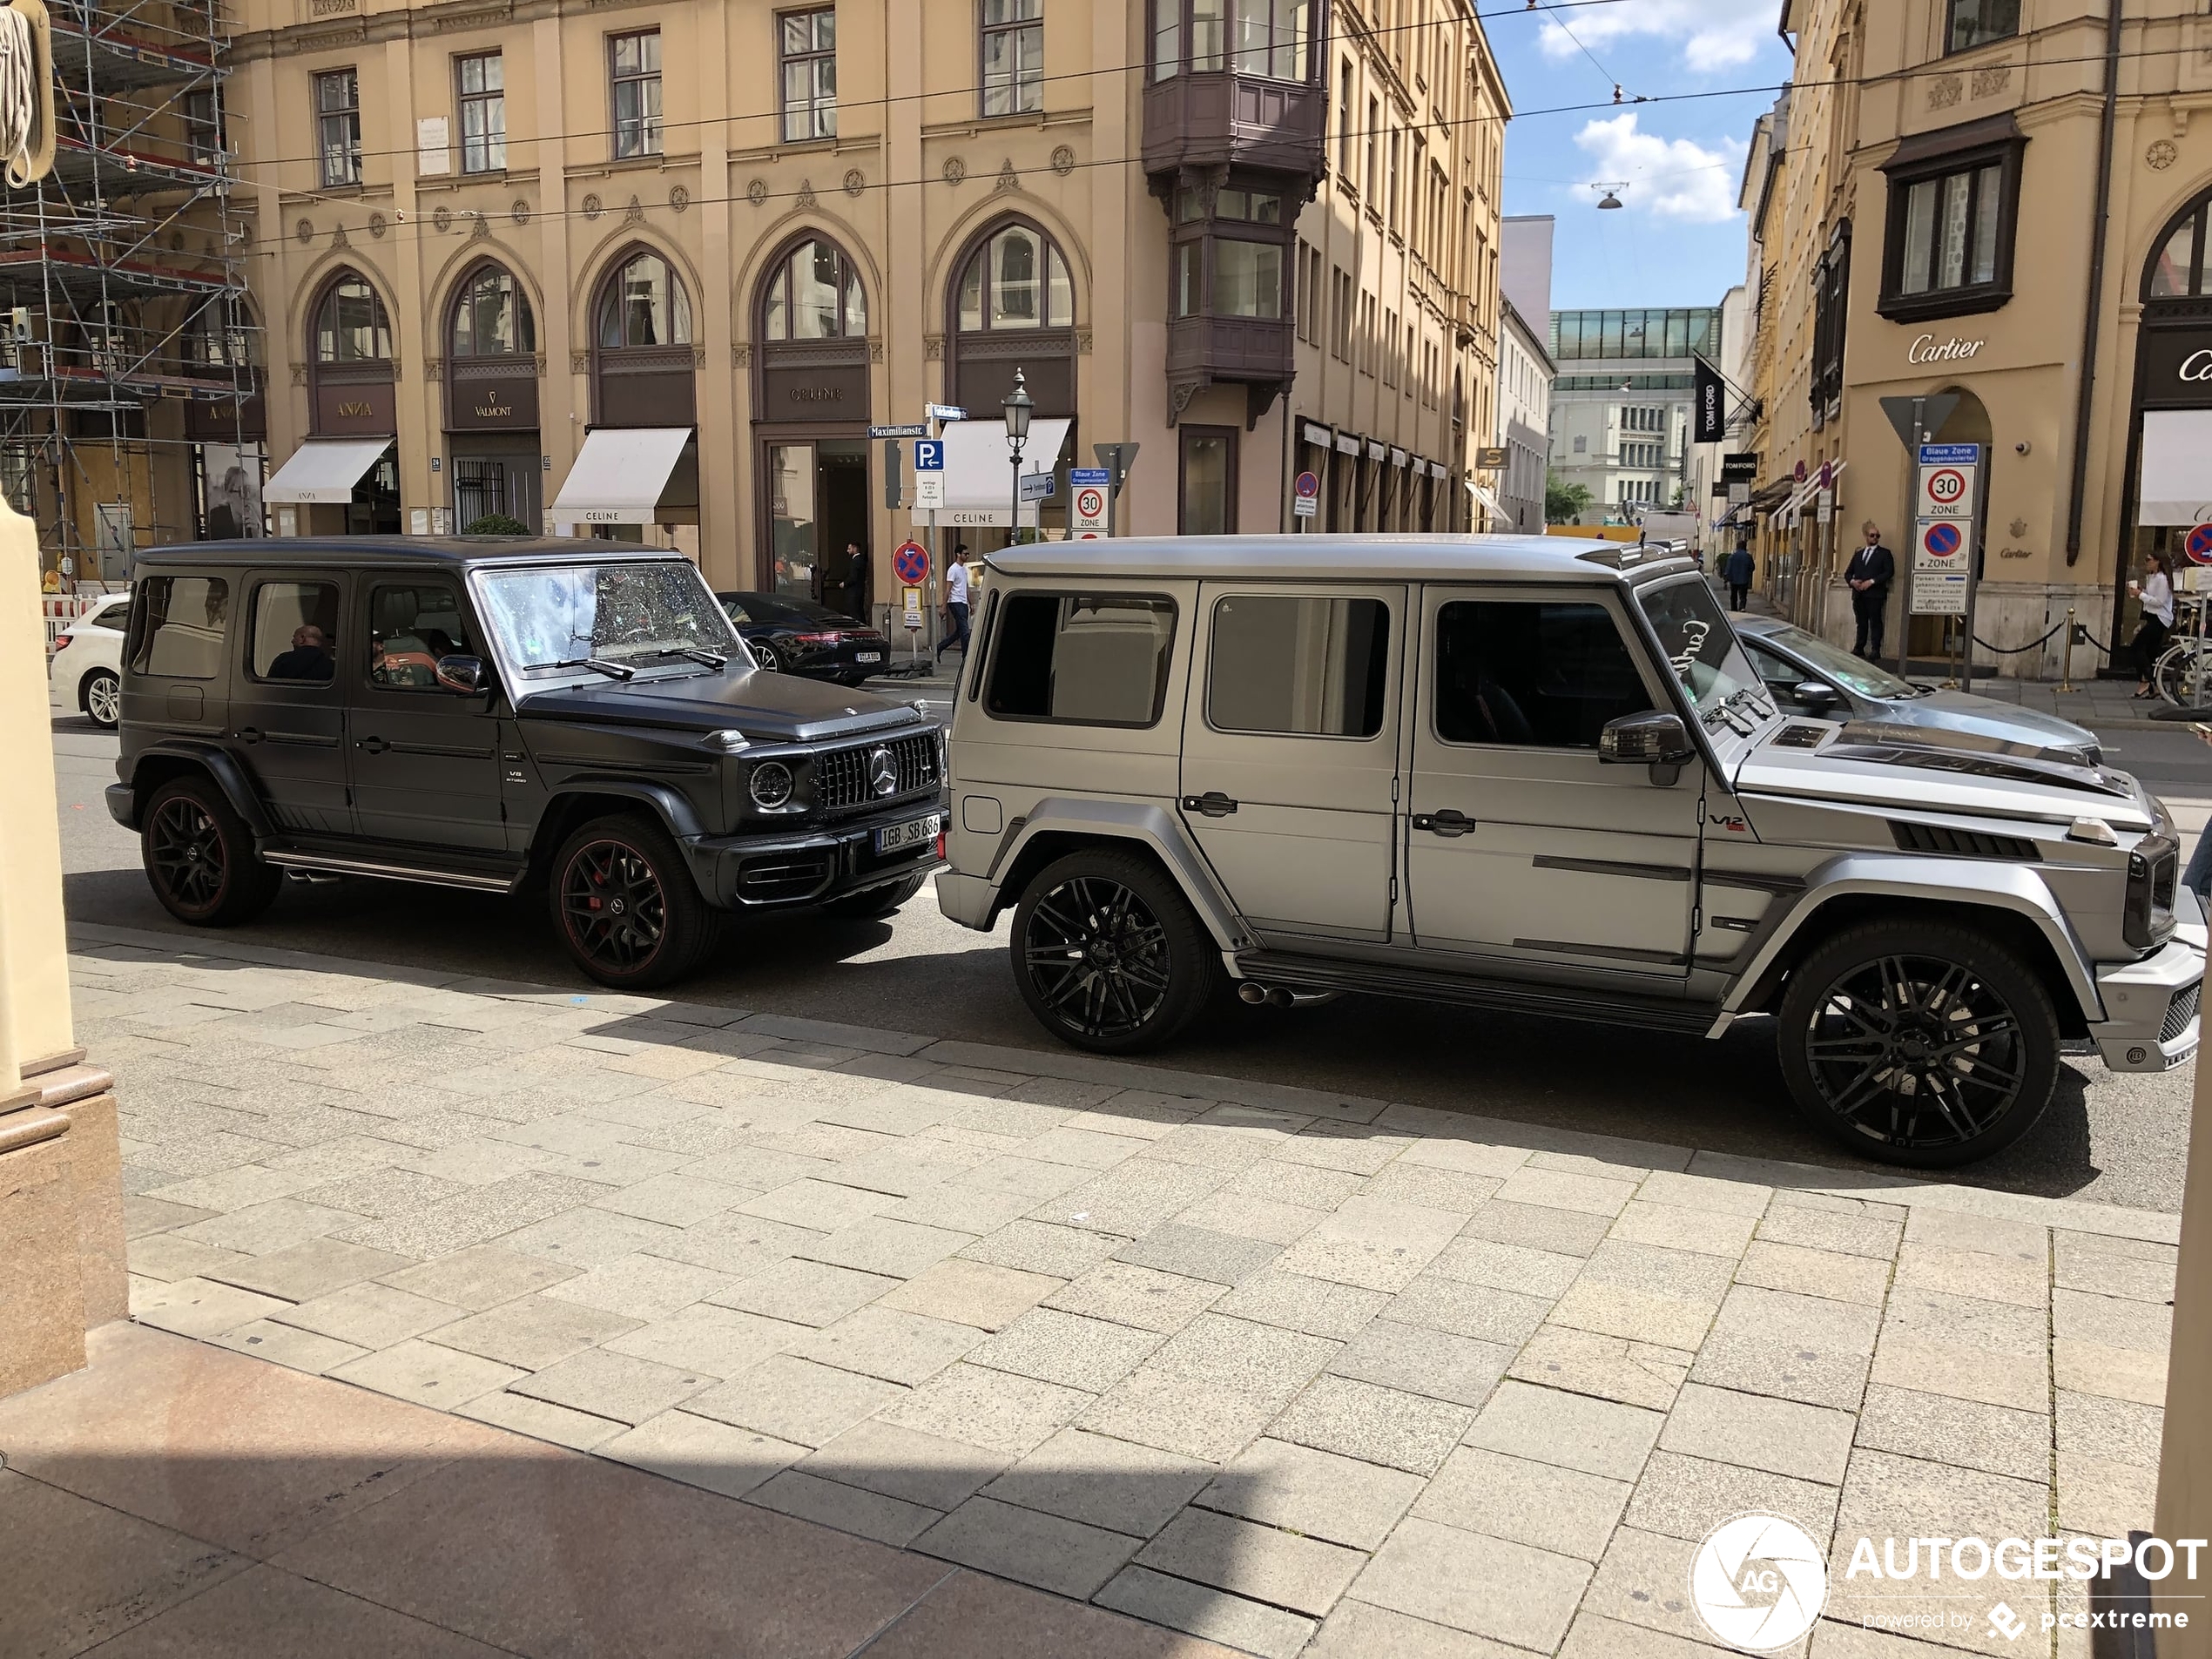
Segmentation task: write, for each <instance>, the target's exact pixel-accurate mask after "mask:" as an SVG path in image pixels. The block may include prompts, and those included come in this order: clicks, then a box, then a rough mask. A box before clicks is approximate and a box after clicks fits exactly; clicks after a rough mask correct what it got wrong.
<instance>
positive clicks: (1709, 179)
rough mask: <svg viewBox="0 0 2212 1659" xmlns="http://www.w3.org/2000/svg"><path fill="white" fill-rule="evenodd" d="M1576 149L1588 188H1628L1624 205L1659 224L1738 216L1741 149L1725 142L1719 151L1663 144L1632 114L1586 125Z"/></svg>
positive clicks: (1681, 141)
mask: <svg viewBox="0 0 2212 1659" xmlns="http://www.w3.org/2000/svg"><path fill="white" fill-rule="evenodd" d="M1575 144H1576V145H1578V146H1579V147H1580V148H1581V150H1582V151H1583V152H1584V153H1586V154H1587V155H1588V157H1589V158H1590V162H1591V170H1590V172H1589V174H1588V182H1590V183H1592V184H1616V183H1619V182H1621V181H1622V180H1624V179H1625V180H1626V181H1627V182H1628V185H1629V188H1628V189H1627V190H1626V191H1625V192H1622V201H1623V202H1625V203H1626V204H1627V205H1628V206H1629V207H1631V208H1635V209H1640V210H1642V212H1647V213H1650V214H1651V215H1653V216H1654V217H1655V218H1658V219H1681V220H1685V221H1687V222H1689V223H1690V224H1694V225H1712V224H1717V223H1719V222H1720V221H1722V220H1723V219H1730V218H1732V217H1733V216H1734V215H1735V213H1736V211H1737V209H1736V189H1737V176H1738V174H1739V173H1740V172H1742V170H1743V145H1741V144H1739V143H1737V141H1736V140H1735V139H1733V138H1722V139H1721V141H1720V145H1721V147H1720V148H1719V149H1718V150H1708V149H1706V148H1705V147H1704V145H1700V144H1695V143H1692V142H1691V141H1690V140H1689V139H1688V138H1661V137H1659V136H1658V134H1656V133H1653V132H1640V131H1638V130H1637V126H1636V111H1634V110H1623V111H1622V112H1621V113H1620V114H1618V115H1616V116H1613V117H1611V118H1608V119H1606V120H1602V121H1591V122H1588V123H1586V124H1585V125H1584V126H1583V128H1582V130H1581V132H1577V133H1576V134H1575Z"/></svg>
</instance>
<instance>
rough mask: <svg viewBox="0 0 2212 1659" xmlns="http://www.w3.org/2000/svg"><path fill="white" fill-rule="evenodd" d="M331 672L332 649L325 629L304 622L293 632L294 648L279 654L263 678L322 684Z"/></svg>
mask: <svg viewBox="0 0 2212 1659" xmlns="http://www.w3.org/2000/svg"><path fill="white" fill-rule="evenodd" d="M330 672H331V661H330V646H329V644H328V643H327V641H326V640H325V639H324V637H323V632H322V630H321V629H320V628H318V627H316V626H315V624H313V623H312V622H303V623H301V624H300V625H299V626H298V627H297V628H294V629H293V631H292V649H291V650H289V651H280V652H278V653H277V656H276V659H275V660H274V661H273V662H272V663H271V664H269V669H268V672H267V673H266V675H265V676H263V678H266V679H273V680H318V681H320V680H327V679H328V678H330Z"/></svg>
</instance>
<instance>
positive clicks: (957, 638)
mask: <svg viewBox="0 0 2212 1659" xmlns="http://www.w3.org/2000/svg"><path fill="white" fill-rule="evenodd" d="M954 645H958V646H959V647H960V661H961V667H962V668H966V667H967V666H968V543H965V542H962V543H960V545H959V546H957V547H955V548H954V549H953V557H952V563H949V564H948V565H947V566H946V567H945V637H944V638H943V639H941V640H940V641H939V642H938V644H937V660H938V661H939V662H943V661H944V660H945V653H946V652H947V651H949V650H951V649H952V648H953V647H954Z"/></svg>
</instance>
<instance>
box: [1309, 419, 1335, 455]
mask: <svg viewBox="0 0 2212 1659" xmlns="http://www.w3.org/2000/svg"><path fill="white" fill-rule="evenodd" d="M1330 436H1331V434H1330V431H1329V428H1326V427H1325V426H1316V425H1314V424H1313V422H1312V421H1307V422H1306V423H1305V441H1306V442H1308V443H1311V444H1315V445H1318V446H1319V447H1320V448H1324V449H1325V448H1328V447H1329V439H1330Z"/></svg>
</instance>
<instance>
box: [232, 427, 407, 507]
mask: <svg viewBox="0 0 2212 1659" xmlns="http://www.w3.org/2000/svg"><path fill="white" fill-rule="evenodd" d="M391 447H392V441H391V440H390V439H389V438H310V439H308V440H307V442H305V443H303V444H301V445H300V447H299V448H297V449H294V450H293V452H292V455H291V457H290V459H288V460H287V461H286V462H285V463H284V465H282V466H281V467H279V468H278V469H276V475H275V476H274V477H273V478H271V479H270V480H269V482H267V483H266V484H264V485H262V486H261V499H262V500H263V501H265V502H285V503H290V502H336V503H338V504H339V505H340V506H341V507H342V506H344V505H345V504H346V503H347V502H350V501H351V500H353V498H354V485H355V484H358V483H359V482H361V477H362V475H363V474H365V473H367V472H368V469H370V468H371V467H373V466H374V465H375V464H376V462H377V461H378V460H379V458H381V456H382V455H383V453H384V452H385V451H386V450H387V449H388V448H391Z"/></svg>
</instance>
